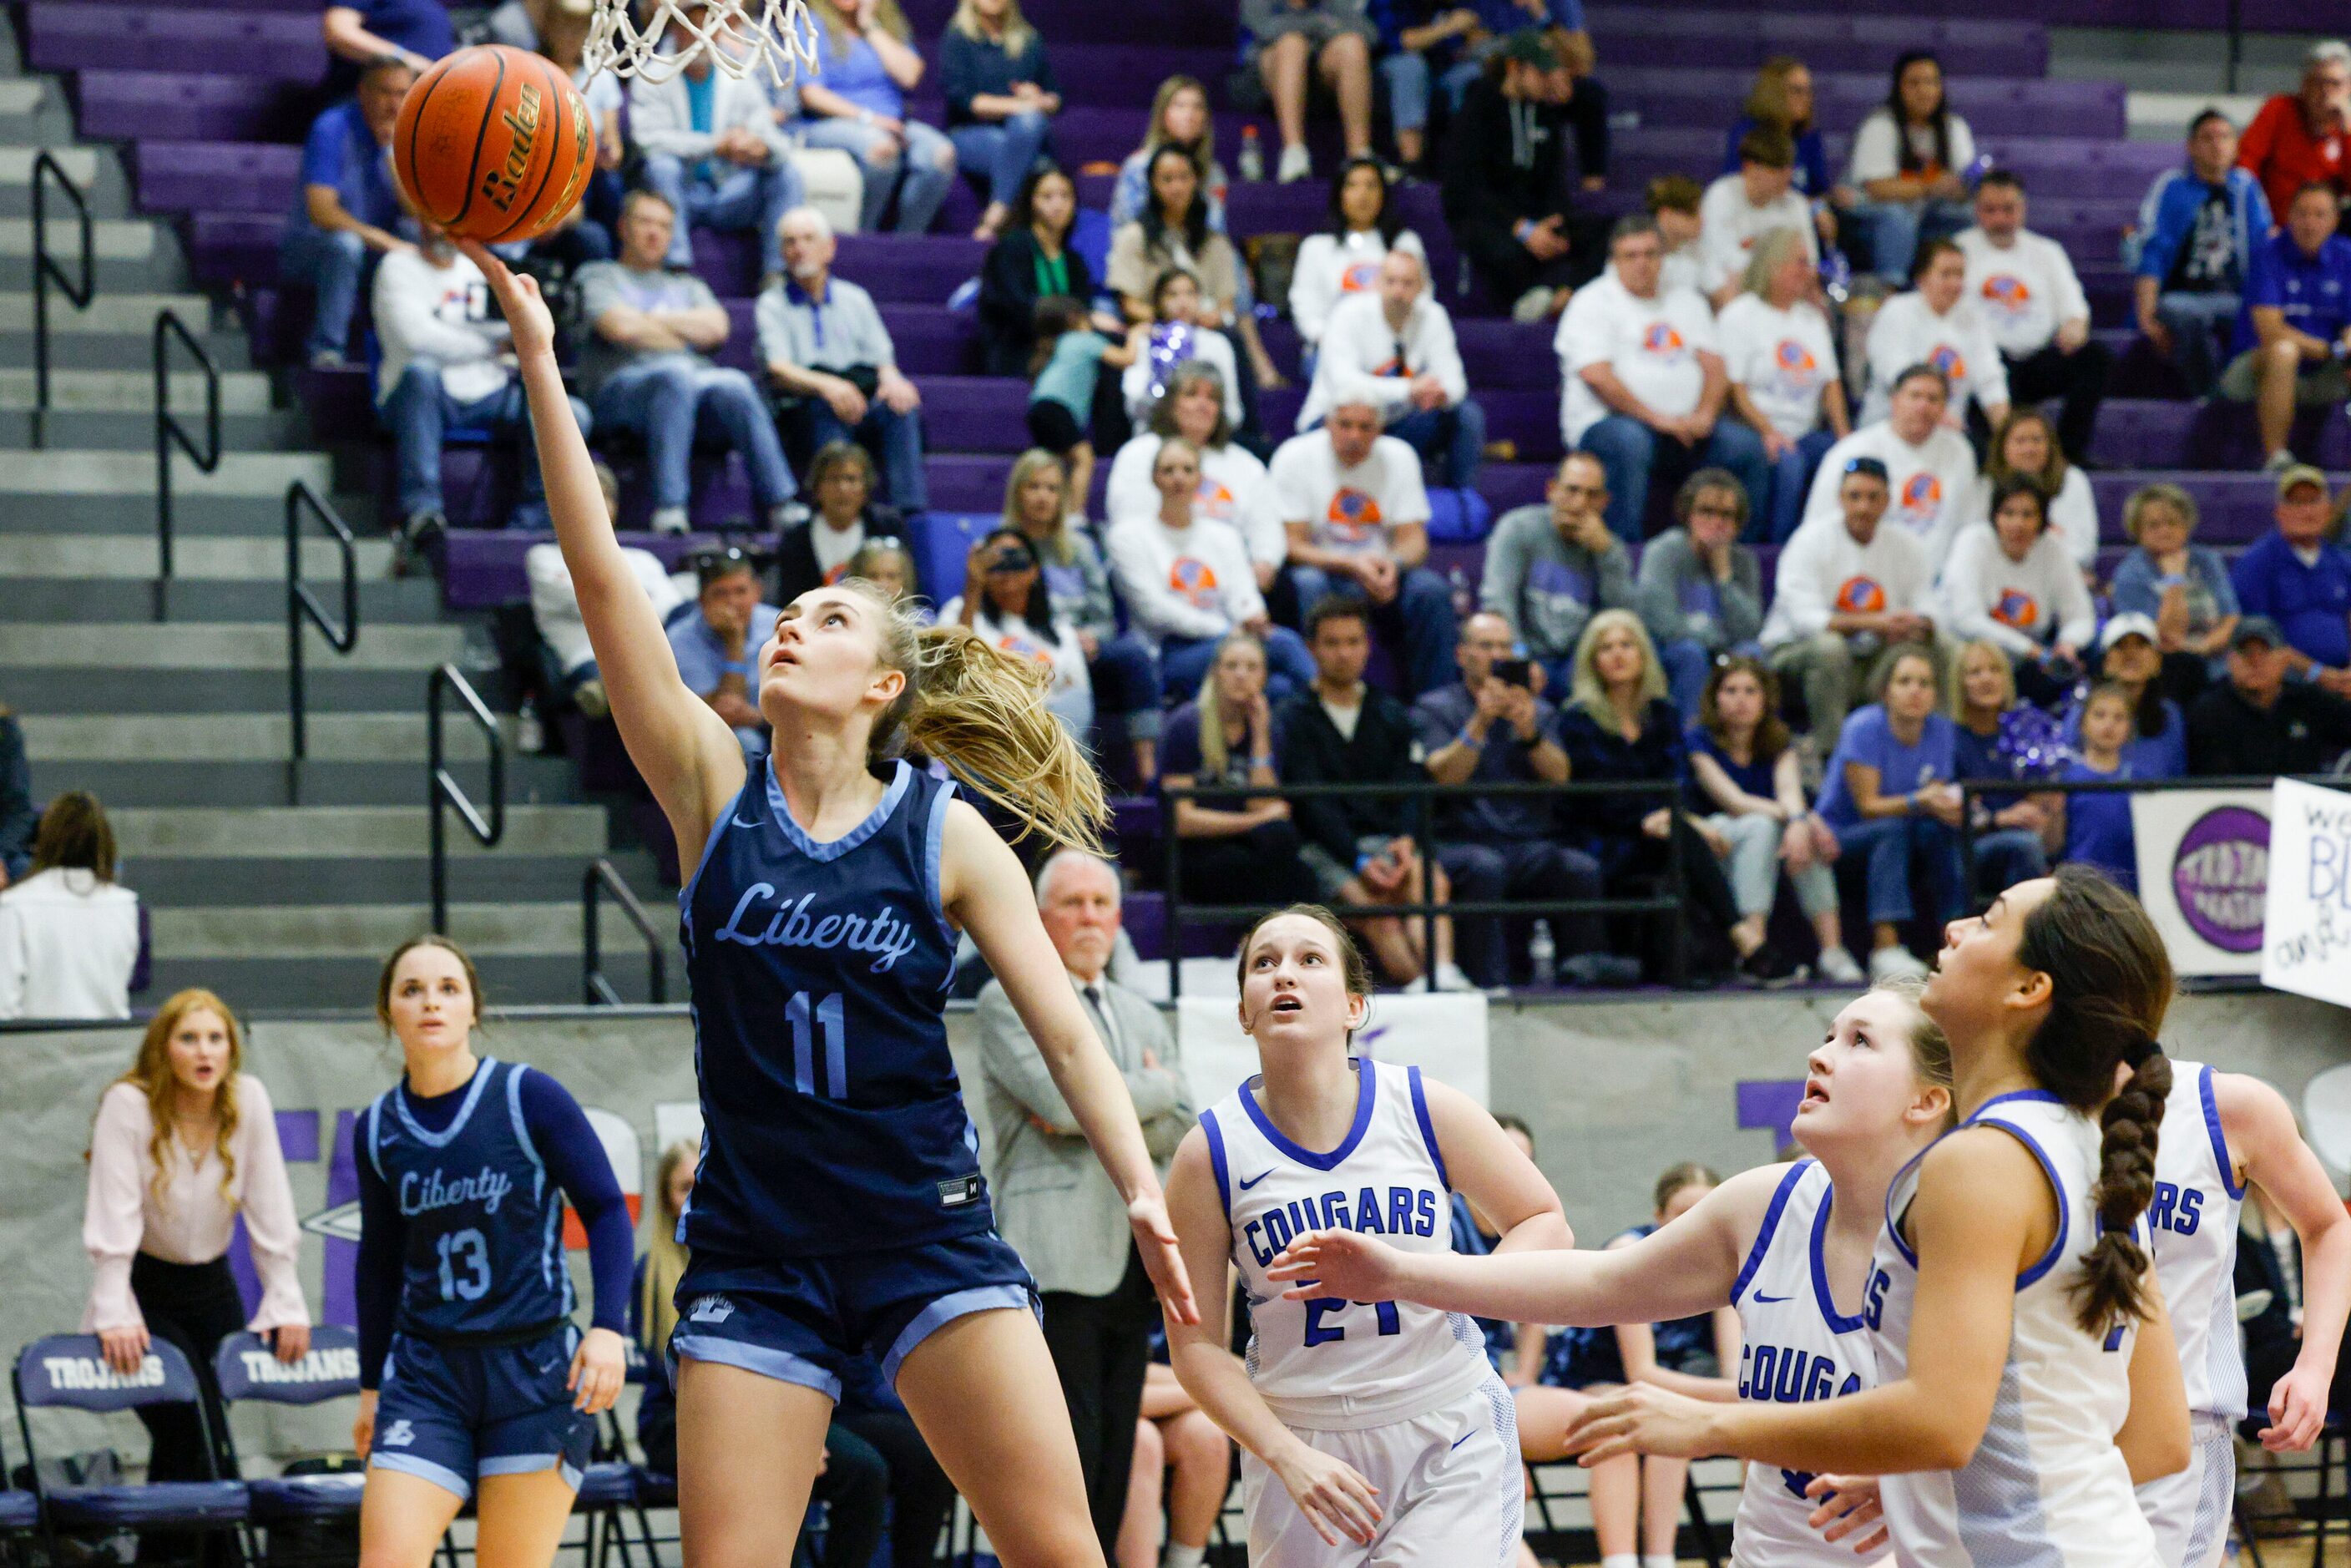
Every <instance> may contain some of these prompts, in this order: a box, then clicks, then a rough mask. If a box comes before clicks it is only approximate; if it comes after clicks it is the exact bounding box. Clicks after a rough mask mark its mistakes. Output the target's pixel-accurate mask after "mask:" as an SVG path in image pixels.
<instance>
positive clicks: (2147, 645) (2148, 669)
mask: <svg viewBox="0 0 2351 1568" xmlns="http://www.w3.org/2000/svg"><path fill="white" fill-rule="evenodd" d="M2155 639H2156V632H2155V622H2152V621H2150V620H2148V619H2147V617H2146V616H2144V615H2132V614H2122V615H2117V616H2116V617H2114V619H2112V620H2110V621H2108V622H2106V623H2105V625H2104V626H2102V627H2100V628H2099V629H2098V650H2099V655H2100V657H2099V664H2098V675H2099V680H2098V689H2099V690H2101V691H2116V692H2120V693H2121V694H2122V695H2123V696H2124V698H2125V699H2126V700H2127V701H2128V703H2129V704H2130V727H2129V728H2128V730H2126V732H2125V733H2124V735H2123V736H2122V737H2121V738H2120V739H2119V740H2118V741H2116V747H2117V748H2118V750H2119V752H2120V754H2121V757H2122V759H2123V761H2124V762H2126V763H2127V764H2129V766H2130V770H2131V777H2132V778H2134V779H2177V778H2179V776H2180V775H2181V774H2183V773H2186V772H2187V771H2188V721H2187V719H2186V718H2185V717H2184V716H2181V714H2180V711H2179V704H2177V703H2175V702H2173V701H2172V700H2171V699H2170V698H2168V697H2167V696H2165V695H2163V684H2162V681H2161V680H2160V678H2159V677H2160V674H2161V673H2162V669H2163V655H2162V654H2160V653H2157V652H2156V646H2155ZM2093 695H2095V694H2093ZM2088 710H2089V699H2088V698H2087V697H2085V698H2083V699H2082V700H2080V701H2078V702H2076V703H2074V706H2072V707H2071V708H2070V709H2069V710H2068V711H2067V712H2066V715H2065V741H2066V744H2067V745H2069V746H2076V745H2079V744H2080V743H2081V739H2082V726H2083V723H2084V716H2085V714H2086V713H2087V712H2088Z"/></svg>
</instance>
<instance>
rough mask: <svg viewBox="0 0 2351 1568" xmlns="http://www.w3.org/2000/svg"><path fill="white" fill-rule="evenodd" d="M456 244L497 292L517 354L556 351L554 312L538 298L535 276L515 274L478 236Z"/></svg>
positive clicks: (523, 356) (525, 355) (526, 357)
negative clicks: (512, 333) (471, 259)
mask: <svg viewBox="0 0 2351 1568" xmlns="http://www.w3.org/2000/svg"><path fill="white" fill-rule="evenodd" d="M457 248H458V249H459V250H462V251H464V252H465V254H466V255H467V256H470V257H472V258H473V263H474V265H475V267H480V268H481V269H482V276H483V277H486V278H487V279H488V280H489V284H490V292H491V293H492V294H495V295H496V296H497V300H498V309H499V310H500V311H501V312H502V313H503V314H504V315H505V316H506V319H507V327H508V328H509V329H512V330H513V332H514V351H515V353H516V355H517V357H518V358H522V359H528V358H529V357H530V356H531V355H533V354H551V353H553V352H554V351H555V313H554V312H553V311H551V310H549V309H548V308H547V301H546V300H545V299H544V298H540V296H539V292H538V278H536V277H528V275H525V276H517V275H516V273H515V272H514V270H513V269H512V268H511V267H507V264H506V263H505V262H503V261H500V260H499V259H498V258H497V257H496V256H493V255H491V254H490V253H489V251H488V250H486V248H484V246H482V243H481V242H480V241H479V240H470V239H461V240H459V241H458V242H457Z"/></svg>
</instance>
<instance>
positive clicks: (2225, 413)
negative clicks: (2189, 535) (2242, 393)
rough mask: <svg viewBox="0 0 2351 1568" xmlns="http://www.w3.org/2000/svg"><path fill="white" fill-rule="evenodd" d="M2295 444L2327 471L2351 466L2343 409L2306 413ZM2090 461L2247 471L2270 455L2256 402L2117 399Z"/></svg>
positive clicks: (2102, 420)
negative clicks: (2258, 431) (2256, 416)
mask: <svg viewBox="0 0 2351 1568" xmlns="http://www.w3.org/2000/svg"><path fill="white" fill-rule="evenodd" d="M2292 444H2293V446H2294V450H2295V451H2296V452H2299V453H2302V454H2304V455H2306V456H2308V457H2309V458H2310V460H2311V461H2313V462H2314V463H2317V464H2318V465H2321V466H2322V467H2327V468H2351V424H2346V422H2345V420H2344V418H2343V415H2342V413H2341V411H2339V410H2337V409H2335V408H2333V407H2328V408H2323V409H2306V410H2304V411H2303V413H2302V415H2301V417H2300V418H2299V419H2298V421H2297V422H2296V425H2295V429H2294V440H2293V443H2292ZM2090 455H2091V456H2092V458H2093V459H2095V461H2096V462H2097V463H2099V464H2100V465H2103V466H2105V467H2107V468H2187V467H2193V468H2222V469H2230V468H2236V469H2242V468H2253V467H2257V466H2259V465H2260V464H2261V460H2262V449H2261V440H2260V437H2259V435H2258V434H2256V432H2255V429H2254V425H2253V409H2252V404H2251V403H2232V402H2225V401H2221V400H2218V399H2215V400H2213V401H2212V402H2204V403H2193V402H2171V401H2166V400H2159V399H2154V398H2110V399H2108V400H2107V401H2106V402H2105V405H2104V406H2103V407H2102V408H2101V409H2100V410H2099V411H2098V431H2097V437H2096V440H2095V443H2094V444H2092V446H2091V450H2090ZM2115 526H2116V527H2119V526H2120V524H2119V520H2117V522H2116V525H2115ZM2108 531H2109V533H2112V531H2113V530H2112V528H2110V529H2109V530H2108Z"/></svg>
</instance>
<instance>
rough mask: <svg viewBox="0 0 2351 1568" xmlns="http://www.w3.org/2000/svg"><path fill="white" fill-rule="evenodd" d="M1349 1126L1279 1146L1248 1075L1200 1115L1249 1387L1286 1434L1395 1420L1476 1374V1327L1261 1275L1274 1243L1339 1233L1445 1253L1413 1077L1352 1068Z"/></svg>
mask: <svg viewBox="0 0 2351 1568" xmlns="http://www.w3.org/2000/svg"><path fill="white" fill-rule="evenodd" d="M1354 1066H1355V1082H1356V1096H1355V1120H1354V1123H1353V1125H1352V1126H1351V1127H1350V1128H1349V1129H1348V1133H1347V1136H1346V1137H1345V1139H1344V1140H1343V1141H1342V1142H1341V1144H1340V1145H1339V1146H1338V1147H1337V1148H1335V1149H1333V1150H1332V1151H1330V1152H1329V1153H1328V1154H1317V1153H1315V1152H1314V1151H1312V1150H1311V1149H1304V1148H1301V1147H1300V1146H1299V1145H1296V1144H1293V1143H1291V1142H1290V1140H1289V1139H1288V1138H1286V1137H1284V1136H1283V1135H1282V1134H1281V1131H1280V1128H1278V1127H1276V1126H1275V1125H1274V1124H1273V1119H1272V1118H1271V1117H1270V1116H1268V1115H1267V1114H1266V1113H1265V1111H1264V1108H1263V1107H1262V1106H1260V1105H1259V1103H1258V1102H1257V1097H1256V1095H1255V1094H1254V1093H1253V1092H1252V1086H1253V1085H1254V1084H1255V1083H1256V1082H1257V1080H1255V1079H1254V1078H1252V1079H1251V1080H1249V1082H1245V1083H1243V1084H1242V1085H1241V1086H1240V1087H1239V1088H1238V1089H1237V1090H1235V1091H1234V1092H1232V1093H1231V1094H1229V1095H1227V1096H1226V1097H1225V1099H1224V1100H1223V1101H1221V1102H1220V1103H1217V1106H1216V1107H1215V1108H1214V1109H1212V1110H1207V1111H1203V1112H1202V1113H1200V1125H1201V1127H1202V1129H1203V1130H1204V1131H1206V1132H1207V1134H1208V1157H1209V1163H1210V1165H1211V1166H1214V1167H1215V1170H1216V1173H1217V1191H1218V1192H1219V1193H1220V1194H1222V1195H1223V1197H1224V1201H1225V1217H1226V1219H1227V1221H1228V1223H1229V1224H1230V1225H1231V1227H1232V1233H1233V1254H1232V1255H1233V1262H1234V1263H1235V1264H1236V1265H1237V1266H1238V1268H1239V1270H1240V1271H1241V1286H1242V1289H1244V1290H1245V1291H1248V1292H1249V1319H1250V1327H1251V1333H1250V1335H1249V1354H1248V1357H1247V1360H1248V1364H1249V1381H1250V1382H1251V1383H1252V1384H1253V1385H1256V1388H1257V1391H1258V1393H1259V1395H1261V1396H1263V1397H1264V1399H1265V1402H1266V1404H1267V1405H1268V1406H1270V1407H1271V1408H1272V1410H1273V1413H1274V1414H1275V1415H1277V1416H1280V1417H1281V1419H1282V1420H1283V1421H1284V1422H1286V1423H1288V1424H1289V1425H1290V1426H1293V1427H1305V1428H1308V1429H1310V1430H1315V1431H1347V1430H1353V1429H1356V1428H1361V1427H1379V1426H1385V1425H1388V1424H1389V1423H1392V1422H1395V1421H1402V1420H1408V1419H1410V1418H1412V1417H1413V1416H1418V1415H1422V1414H1425V1413H1426V1412H1427V1411H1429V1410H1432V1409H1435V1408H1437V1406H1441V1405H1444V1404H1446V1403H1447V1402H1448V1401H1450V1400H1454V1399H1458V1398H1460V1397H1462V1396H1465V1395H1467V1394H1468V1393H1471V1392H1473V1391H1474V1390H1476V1389H1477V1388H1478V1387H1479V1385H1481V1384H1483V1383H1484V1382H1485V1380H1486V1378H1487V1377H1488V1376H1489V1375H1490V1369H1489V1367H1488V1366H1487V1364H1486V1353H1485V1341H1484V1338H1483V1337H1482V1336H1481V1335H1480V1334H1479V1332H1478V1325H1477V1324H1476V1323H1474V1322H1471V1321H1470V1320H1469V1319H1468V1317H1466V1316H1463V1315H1462V1314H1460V1313H1458V1312H1438V1311H1437V1310H1436V1309H1435V1308H1433V1307H1422V1306H1416V1305H1414V1304H1413V1303H1411V1302H1409V1301H1340V1300H1338V1299H1336V1298H1326V1299H1322V1300H1316V1301H1285V1300H1283V1299H1282V1294H1281V1292H1282V1291H1284V1290H1285V1289H1287V1288H1288V1287H1287V1286H1286V1285H1285V1284H1283V1283H1282V1282H1280V1281H1269V1280H1268V1279H1267V1278H1266V1277H1265V1270H1266V1269H1267V1268H1268V1267H1269V1266H1270V1264H1271V1263H1272V1262H1273V1260H1274V1258H1275V1257H1276V1256H1277V1255H1279V1254H1280V1251H1281V1249H1282V1248H1284V1247H1285V1246H1287V1245H1289V1243H1290V1241H1291V1240H1293V1239H1296V1238H1297V1237H1300V1236H1302V1235H1304V1234H1306V1233H1307V1232H1308V1231H1311V1230H1322V1229H1329V1228H1346V1229H1349V1230H1358V1231H1363V1232H1364V1233H1366V1234H1369V1235H1375V1236H1378V1237H1380V1238H1381V1239H1383V1240H1384V1241H1386V1242H1387V1243H1388V1245H1390V1246H1392V1247H1395V1248H1398V1249H1402V1250H1404V1251H1406V1252H1449V1251H1451V1250H1452V1249H1453V1233H1452V1226H1451V1223H1450V1220H1449V1217H1448V1214H1447V1209H1448V1207H1449V1202H1450V1200H1449V1198H1448V1197H1447V1193H1448V1191H1449V1184H1448V1183H1447V1181H1446V1177H1445V1157H1444V1155H1442V1154H1441V1153H1439V1152H1438V1150H1437V1133H1436V1130H1435V1127H1434V1125H1433V1124H1431V1122H1430V1121H1429V1119H1428V1104H1427V1102H1426V1099H1425V1098H1424V1097H1423V1095H1422V1092H1421V1084H1420V1069H1418V1068H1417V1067H1409V1068H1407V1067H1396V1066H1393V1065H1390V1064H1387V1063H1384V1062H1379V1061H1373V1060H1371V1059H1370V1058H1369V1057H1359V1058H1357V1059H1356V1060H1355V1063H1354Z"/></svg>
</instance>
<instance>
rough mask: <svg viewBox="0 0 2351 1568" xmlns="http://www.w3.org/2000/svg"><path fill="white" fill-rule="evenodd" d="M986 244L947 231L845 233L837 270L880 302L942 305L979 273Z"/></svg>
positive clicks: (835, 269)
mask: <svg viewBox="0 0 2351 1568" xmlns="http://www.w3.org/2000/svg"><path fill="white" fill-rule="evenodd" d="M985 260H987V246H985V245H983V244H982V243H981V242H979V241H978V240H976V239H956V238H949V237H947V236H946V235H841V255H840V257H839V259H837V260H836V261H835V262H834V263H833V270H834V271H836V272H838V273H840V274H841V277H846V278H848V279H849V280H850V281H851V282H852V283H855V284H857V285H859V286H860V287H862V288H864V289H865V291H866V292H867V293H869V294H871V295H872V296H873V298H874V300H875V301H876V302H877V303H881V304H897V303H903V304H908V305H944V304H946V300H947V296H948V295H950V294H952V293H954V292H955V291H956V286H957V285H959V284H961V283H962V282H964V280H965V279H967V278H972V277H978V276H979V267H980V264H981V263H982V262H984V261H985Z"/></svg>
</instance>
